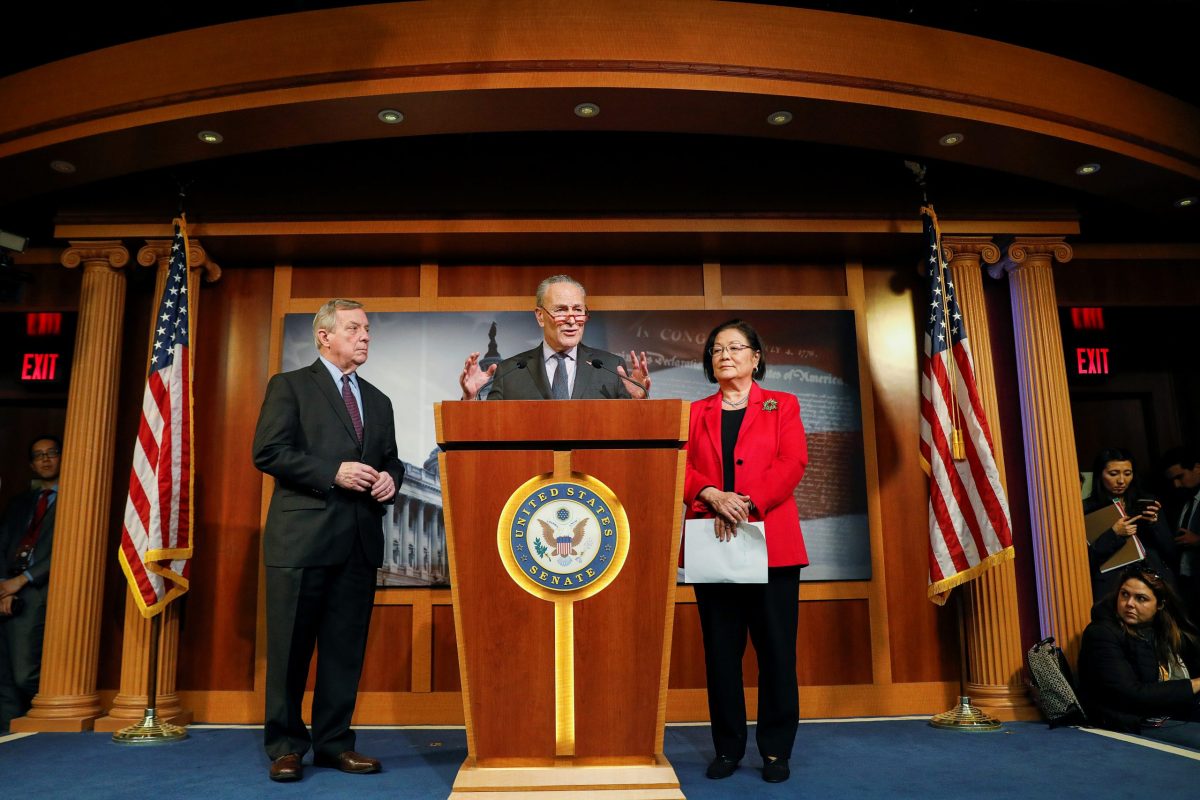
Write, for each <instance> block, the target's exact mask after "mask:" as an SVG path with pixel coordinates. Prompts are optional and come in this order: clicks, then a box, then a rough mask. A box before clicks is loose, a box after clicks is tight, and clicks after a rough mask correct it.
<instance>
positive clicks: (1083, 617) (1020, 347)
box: [1005, 237, 1092, 662]
mask: <svg viewBox="0 0 1200 800" xmlns="http://www.w3.org/2000/svg"><path fill="white" fill-rule="evenodd" d="M1071 256H1072V252H1071V247H1070V246H1069V245H1068V244H1066V242H1064V241H1063V239H1062V237H1032V238H1024V237H1022V238H1018V239H1016V240H1015V241H1014V242H1013V243H1012V244H1011V245H1010V246H1009V248H1008V262H1007V263H1006V265H1005V269H1006V270H1007V271H1008V273H1009V280H1010V281H1012V287H1011V295H1012V311H1013V331H1014V334H1015V338H1016V351H1017V383H1018V388H1019V390H1020V394H1021V423H1022V427H1023V428H1024V442H1025V473H1026V477H1027V480H1028V485H1029V487H1028V488H1029V516H1030V522H1031V523H1032V525H1033V557H1034V566H1035V568H1036V571H1037V586H1038V616H1039V621H1040V623H1041V629H1042V635H1043V636H1053V637H1054V638H1055V640H1056V641H1057V643H1058V644H1059V646H1060V647H1062V648H1063V650H1064V651H1065V652H1066V654H1067V657H1068V658H1069V659H1070V660H1071V661H1072V662H1074V660H1075V656H1076V655H1077V654H1078V652H1079V637H1080V635H1081V634H1082V633H1083V629H1084V627H1085V626H1086V625H1087V622H1088V614H1089V611H1090V606H1091V597H1092V590H1091V578H1090V576H1089V571H1088V558H1087V539H1086V538H1085V536H1084V530H1083V506H1082V503H1081V501H1080V496H1079V467H1078V465H1077V464H1076V463H1075V432H1074V429H1073V428H1072V426H1071V402H1070V398H1069V397H1068V395H1067V368H1066V363H1065V360H1064V358H1063V343H1062V333H1061V332H1060V330H1059V327H1058V325H1059V323H1058V305H1057V303H1056V302H1055V299H1054V275H1053V271H1052V262H1053V261H1054V260H1055V259H1057V260H1058V261H1060V262H1065V261H1069V260H1070V259H1071Z"/></svg>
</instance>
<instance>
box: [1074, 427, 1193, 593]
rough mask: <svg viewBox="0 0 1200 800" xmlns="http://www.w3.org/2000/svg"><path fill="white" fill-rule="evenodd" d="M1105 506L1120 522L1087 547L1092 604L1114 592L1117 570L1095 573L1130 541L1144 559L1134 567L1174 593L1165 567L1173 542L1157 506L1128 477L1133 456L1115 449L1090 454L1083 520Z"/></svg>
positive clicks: (1172, 578) (1172, 557)
mask: <svg viewBox="0 0 1200 800" xmlns="http://www.w3.org/2000/svg"><path fill="white" fill-rule="evenodd" d="M1109 505H1115V506H1116V507H1117V509H1118V510H1119V511H1120V513H1121V518H1120V519H1118V520H1117V521H1116V522H1115V523H1113V526H1112V528H1110V529H1109V530H1107V531H1105V532H1104V533H1102V534H1100V536H1099V538H1097V539H1096V541H1094V542H1092V543H1091V544H1089V545H1088V562H1089V564H1090V565H1091V571H1092V596H1093V599H1094V600H1097V601H1098V600H1100V598H1102V597H1104V596H1105V595H1107V594H1109V593H1110V592H1112V591H1115V590H1116V588H1117V586H1118V577H1119V575H1120V570H1119V569H1114V570H1110V571H1108V572H1101V571H1100V567H1101V566H1102V565H1103V564H1104V562H1106V561H1108V560H1109V559H1110V558H1112V556H1113V555H1115V554H1116V552H1117V551H1118V550H1120V549H1121V548H1122V547H1124V546H1125V542H1126V541H1127V540H1128V539H1129V538H1130V537H1132V536H1136V537H1137V538H1138V541H1139V542H1141V545H1142V549H1143V550H1144V551H1145V552H1146V557H1145V558H1143V559H1142V560H1141V561H1139V562H1136V565H1137V566H1143V567H1146V568H1147V569H1150V570H1152V571H1153V572H1155V573H1157V574H1159V575H1161V576H1163V579H1164V580H1166V581H1167V582H1168V583H1169V584H1170V585H1171V588H1172V589H1175V575H1174V573H1172V572H1171V570H1170V569H1169V568H1168V567H1167V565H1168V564H1171V563H1173V562H1174V560H1175V557H1176V554H1175V541H1174V539H1173V538H1172V536H1171V530H1170V528H1168V527H1167V524H1166V522H1165V521H1163V520H1162V519H1161V518H1160V514H1161V511H1162V504H1161V503H1159V502H1158V500H1156V499H1155V498H1153V497H1151V496H1149V495H1147V494H1144V493H1143V492H1142V491H1141V489H1140V487H1139V486H1138V484H1137V480H1136V476H1135V474H1134V466H1133V455H1132V454H1130V453H1129V451H1128V450H1124V449H1122V448H1119V447H1110V448H1106V449H1104V450H1101V451H1100V452H1099V453H1098V454H1097V455H1096V459H1095V461H1094V462H1093V463H1092V493H1091V494H1090V495H1088V496H1087V497H1086V498H1084V500H1083V513H1084V514H1085V515H1087V514H1090V513H1092V512H1093V511H1098V510H1100V509H1101V508H1104V507H1106V506H1109Z"/></svg>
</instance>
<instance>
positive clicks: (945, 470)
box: [920, 207, 1013, 605]
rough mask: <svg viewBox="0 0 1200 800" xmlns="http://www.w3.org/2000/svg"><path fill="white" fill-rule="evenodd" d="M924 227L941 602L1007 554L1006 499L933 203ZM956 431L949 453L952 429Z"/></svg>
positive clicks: (927, 418)
mask: <svg viewBox="0 0 1200 800" xmlns="http://www.w3.org/2000/svg"><path fill="white" fill-rule="evenodd" d="M921 215H922V219H923V221H924V226H925V237H926V251H925V256H926V258H925V262H924V263H925V266H926V267H927V272H926V275H927V278H928V287H929V295H928V303H927V304H926V306H925V313H926V318H925V320H924V322H925V349H924V354H923V358H922V363H921V444H920V450H921V466H922V467H923V468H924V469H925V472H926V473H927V474H928V475H929V590H928V593H929V599H931V600H933V601H934V602H935V603H937V604H938V605H941V604H943V603H945V602H946V598H947V596H948V595H949V592H950V590H951V589H953V588H954V587H955V586H958V585H959V584H961V583H966V582H967V581H969V580H971V579H972V578H974V577H976V576H978V575H979V574H980V573H982V572H984V571H985V570H987V569H989V568H991V567H993V566H995V565H996V564H999V563H1001V562H1003V561H1007V560H1009V559H1011V558H1012V557H1013V549H1012V529H1011V525H1010V516H1009V511H1008V500H1007V498H1006V497H1005V495H1004V488H1003V487H1002V486H1001V485H1000V474H999V472H998V470H997V469H996V459H995V456H994V454H993V449H992V437H991V433H990V431H989V430H988V423H987V418H986V416H985V415H984V411H983V404H982V403H981V402H980V399H979V390H978V387H977V386H976V383H975V366H974V362H973V361H972V360H971V349H970V345H969V344H968V341H967V327H966V320H964V319H963V316H962V310H961V309H960V308H959V305H958V298H957V294H956V292H955V289H954V281H953V279H952V277H951V275H950V272H949V269H948V267H947V266H946V264H945V263H944V262H943V260H942V253H941V237H940V235H939V234H938V229H937V216H936V215H935V214H934V212H933V209H932V207H926V208H922V209H921ZM956 428H957V429H959V430H961V432H962V441H963V445H964V447H963V451H964V452H963V454H962V455H963V456H965V457H963V458H961V459H955V458H954V455H955V454H954V452H953V431H954V430H955V429H956Z"/></svg>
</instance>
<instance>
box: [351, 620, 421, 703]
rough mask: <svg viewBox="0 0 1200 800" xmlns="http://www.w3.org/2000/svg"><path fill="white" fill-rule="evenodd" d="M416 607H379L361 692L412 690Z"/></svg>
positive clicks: (368, 648)
mask: <svg viewBox="0 0 1200 800" xmlns="http://www.w3.org/2000/svg"><path fill="white" fill-rule="evenodd" d="M412 626H413V609H412V606H375V611H374V613H373V614H372V616H371V630H370V633H369V634H368V636H367V652H368V653H370V654H371V655H372V658H370V659H369V660H367V661H366V662H365V663H364V664H363V674H362V680H361V681H359V684H358V690H359V691H360V692H407V691H410V690H411V688H412V649H413V648H412Z"/></svg>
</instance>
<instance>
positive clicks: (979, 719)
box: [929, 592, 1001, 733]
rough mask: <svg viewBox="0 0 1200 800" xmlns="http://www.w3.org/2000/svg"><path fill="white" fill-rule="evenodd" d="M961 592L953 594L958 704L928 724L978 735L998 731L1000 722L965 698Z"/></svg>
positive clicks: (963, 627) (965, 662)
mask: <svg viewBox="0 0 1200 800" xmlns="http://www.w3.org/2000/svg"><path fill="white" fill-rule="evenodd" d="M965 602H966V601H965V600H963V598H962V592H956V593H955V603H954V607H955V608H956V609H957V612H958V704H957V705H956V706H954V708H952V709H950V710H949V711H943V712H942V713H940V714H935V715H934V716H932V717H930V718H929V724H930V725H931V726H933V727H934V728H941V729H942V730H950V731H962V732H964V733H980V732H987V731H998V730H1000V727H1001V726H1000V720H998V719H995V718H994V717H990V716H988V715H987V714H985V713H984V712H983V711H980V710H979V709H978V708H976V707H975V706H973V705H971V698H970V697H968V696H967V624H966V620H965V616H966V615H965V614H964V612H963V604H964V603H965Z"/></svg>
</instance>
